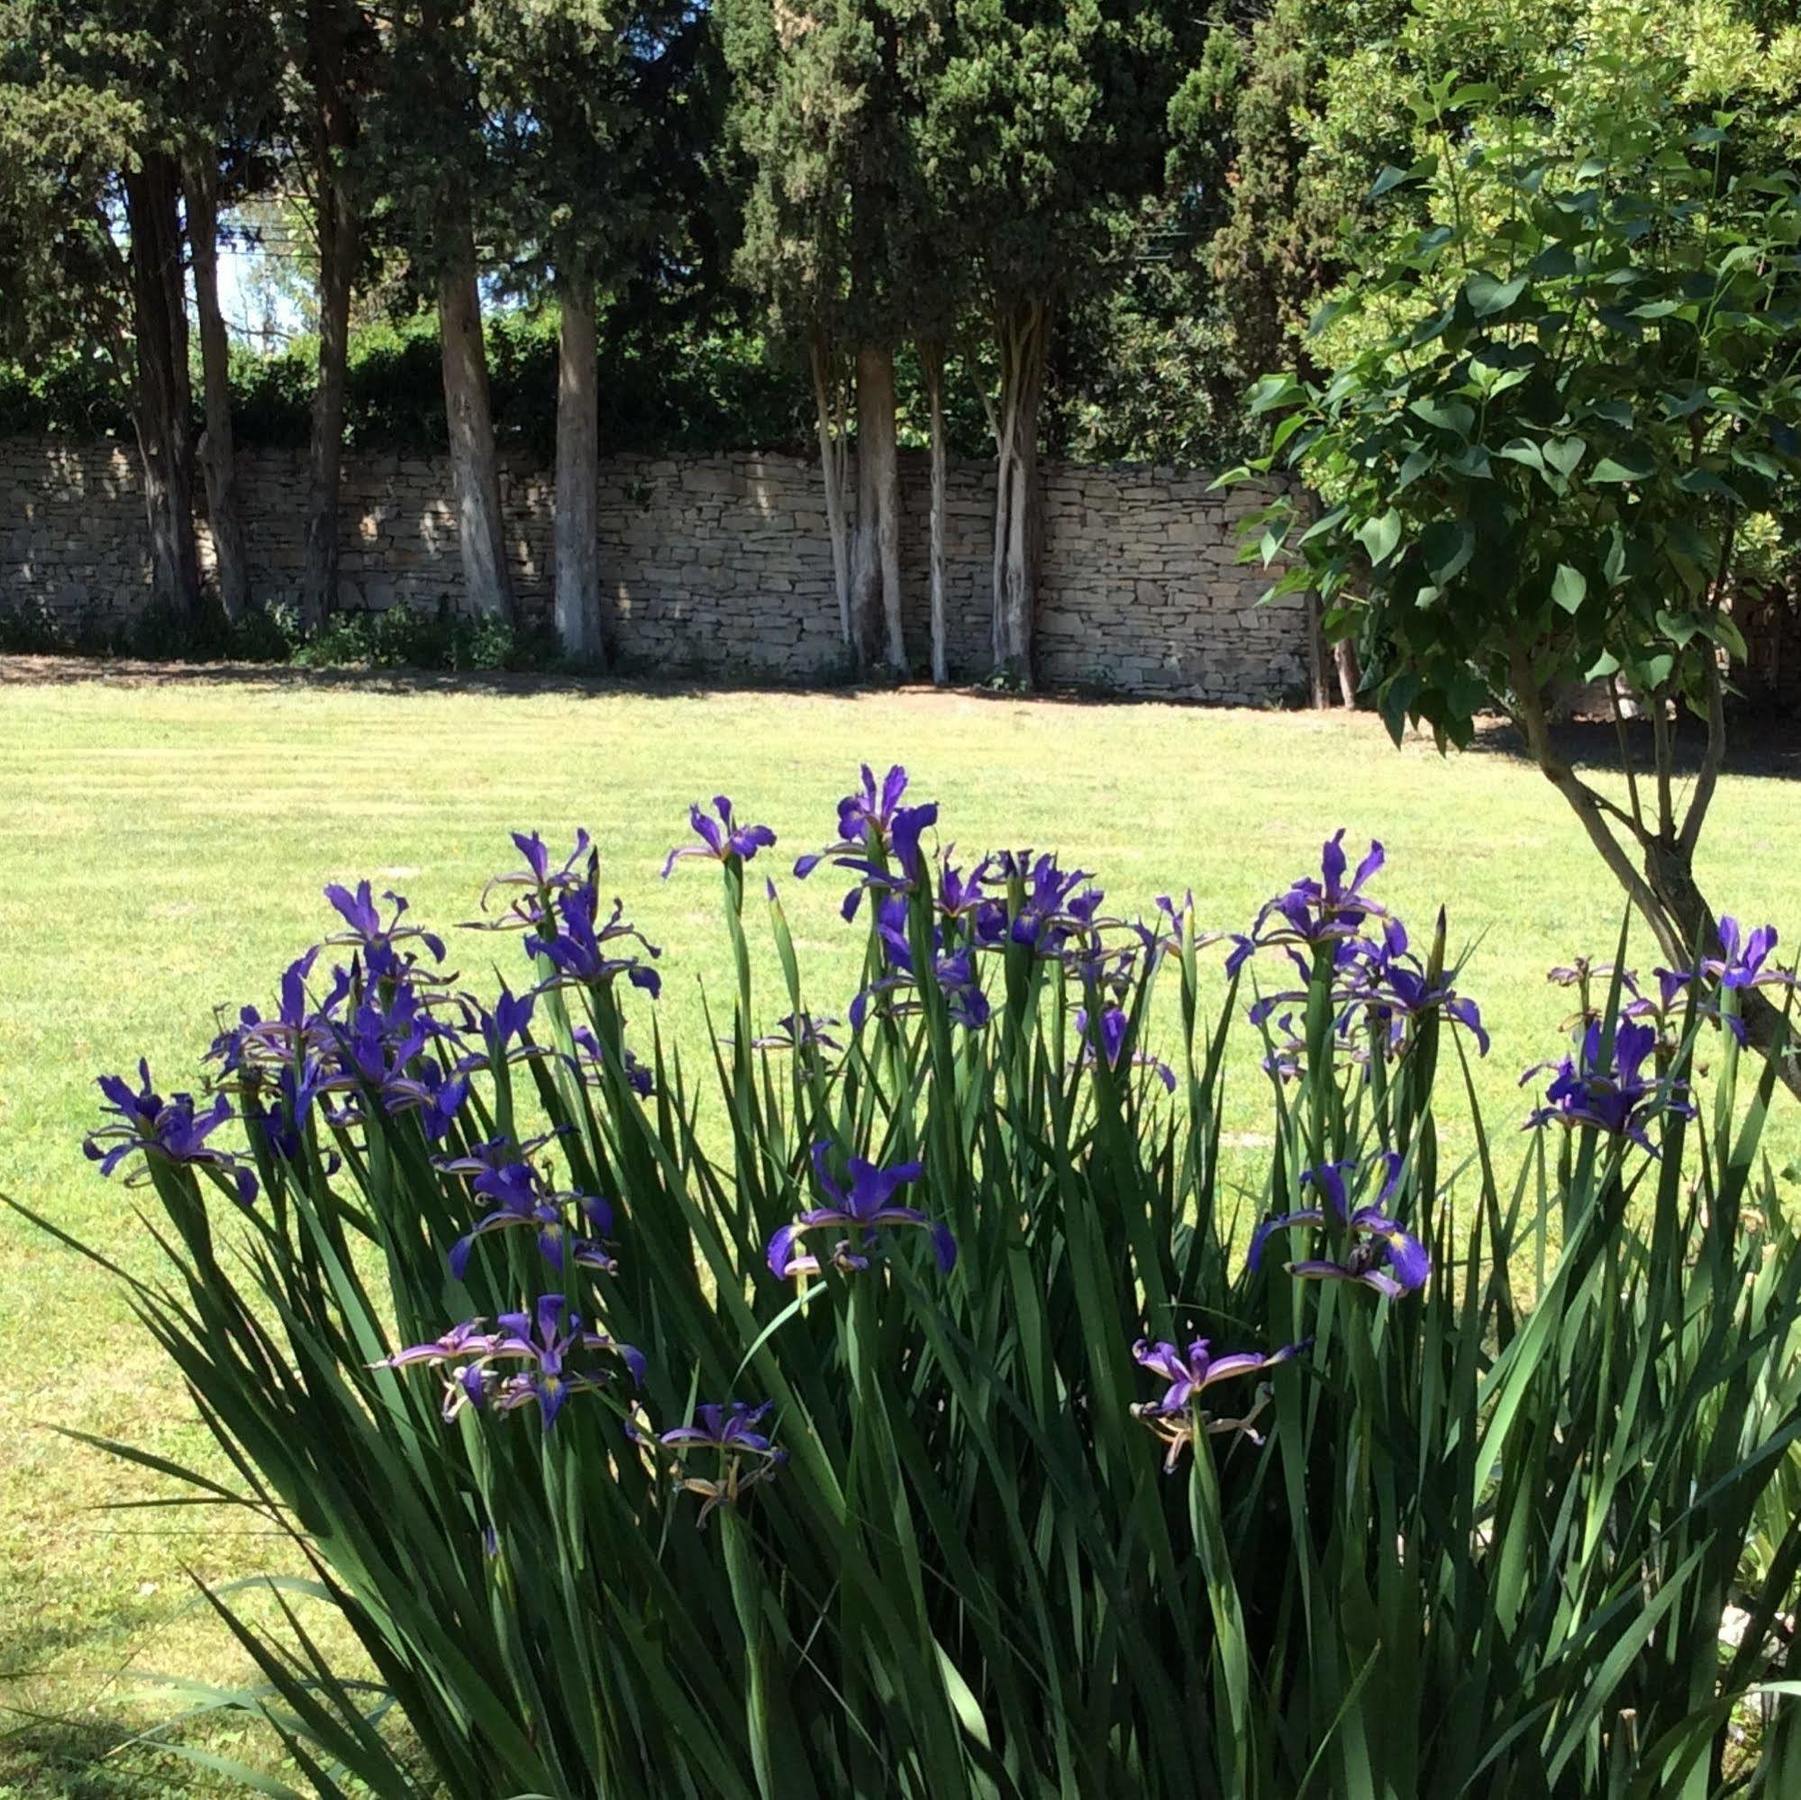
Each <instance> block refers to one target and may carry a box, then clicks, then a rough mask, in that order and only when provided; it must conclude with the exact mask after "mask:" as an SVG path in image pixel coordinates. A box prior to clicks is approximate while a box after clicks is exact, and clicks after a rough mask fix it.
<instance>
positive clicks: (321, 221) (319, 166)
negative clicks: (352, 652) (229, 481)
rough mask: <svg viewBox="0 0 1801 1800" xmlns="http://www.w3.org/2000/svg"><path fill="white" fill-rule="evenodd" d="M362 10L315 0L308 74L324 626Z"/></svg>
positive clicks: (316, 476) (334, 591)
mask: <svg viewBox="0 0 1801 1800" xmlns="http://www.w3.org/2000/svg"><path fill="white" fill-rule="evenodd" d="M353 21H354V12H353V10H352V9H351V8H348V7H346V6H344V5H343V4H342V3H341V0H309V4H308V6H307V11H306V56H307V63H308V68H307V76H308V80H309V81H310V83H311V87H312V185H313V222H314V228H315V231H316V233H317V237H318V249H319V362H318V370H317V375H316V378H315V381H314V384H313V422H312V438H311V442H310V445H309V447H308V451H307V498H306V548H305V562H304V567H303V572H302V575H301V585H300V620H301V624H302V625H303V626H305V627H306V628H307V629H308V630H317V629H318V627H319V626H320V625H321V624H323V623H324V621H325V619H326V616H327V615H328V614H330V613H332V612H335V611H336V610H337V605H338V478H339V472H340V469H341V467H342V464H343V458H344V386H345V379H346V374H347V370H348V363H349V356H350V291H351V284H352V282H353V280H354V278H355V273H356V259H357V240H358V236H359V233H358V220H357V213H356V206H355V199H354V196H353V194H352V192H351V189H350V176H349V166H348V159H349V155H350V152H351V150H352V149H353V148H354V147H355V144H356V137H357V128H356V127H357V116H356V109H355V104H354V102H353V100H352V98H351V90H350V71H349V68H348V66H347V36H348V32H349V30H350V28H351V25H352V23H353Z"/></svg>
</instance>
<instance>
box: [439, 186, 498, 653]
mask: <svg viewBox="0 0 1801 1800" xmlns="http://www.w3.org/2000/svg"><path fill="white" fill-rule="evenodd" d="M448 211H449V217H448V218H447V219H446V221H445V232H446V237H445V241H444V244H443V250H444V256H443V261H442V263H441V265H440V268H439V273H438V335H439V339H440V342H441V345H442V350H443V363H444V412H445V416H446V418H447V419H448V421H449V425H450V469H451V476H452V479H453V481H454V484H455V487H456V501H457V545H458V549H459V550H460V551H461V553H462V562H463V586H464V589H465V590H466V592H467V594H468V598H469V605H470V607H471V609H472V610H473V611H475V612H478V613H493V614H496V615H498V616H499V617H500V618H503V619H510V618H512V617H513V583H512V575H511V571H510V570H509V569H508V567H507V558H506V527H505V524H504V522H503V520H502V518H501V511H500V465H499V462H498V460H497V459H496V456H495V453H494V416H493V412H492V409H491V408H490V406H489V403H488V352H487V346H486V344H485V343H484V342H483V339H482V307H481V294H480V291H479V289H478V288H477V286H476V265H475V235H474V231H473V228H472V227H471V224H470V221H469V215H468V211H467V209H466V208H465V207H463V206H452V207H450V208H449V209H448Z"/></svg>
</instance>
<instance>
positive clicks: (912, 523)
mask: <svg viewBox="0 0 1801 1800" xmlns="http://www.w3.org/2000/svg"><path fill="white" fill-rule="evenodd" d="M901 473H902V490H903V491H902V501H903V508H904V514H905V517H904V519H903V527H902V544H903V561H902V581H903V588H904V591H905V596H906V605H907V615H908V616H907V630H908V641H909V643H910V645H911V646H912V647H913V650H914V654H915V655H916V657H918V658H919V659H920V660H921V661H923V660H924V657H925V654H926V650H927V643H928V633H927V616H926V607H927V582H926V514H927V496H928V478H927V470H926V466H925V460H924V458H923V457H915V456H908V457H903V459H902V471H901ZM1209 481H1210V477H1209V476H1208V475H1207V474H1206V473H1197V472H1190V471H1178V470H1174V469H1164V468H1144V467H1088V466H1080V465H1074V464H1067V463H1049V464H1047V465H1046V466H1045V472H1044V496H1045V536H1044V547H1043V559H1042V585H1041V601H1040V612H1039V625H1038V663H1039V673H1040V675H1041V677H1042V678H1043V679H1044V680H1045V681H1046V682H1048V683H1052V684H1079V685H1082V686H1087V687H1094V688H1100V689H1109V690H1112V691H1115V692H1121V693H1129V694H1155V695H1163V696H1168V697H1171V698H1191V699H1205V700H1213V701H1219V702H1232V703H1238V704H1258V703H1268V702H1274V701H1279V700H1283V699H1286V698H1290V697H1293V696H1294V695H1296V694H1297V693H1298V692H1299V691H1300V690H1301V688H1302V687H1303V685H1304V683H1305V678H1306V677H1305V670H1306V637H1305V609H1304V606H1303V603H1302V602H1301V600H1300V599H1299V598H1298V597H1289V598H1287V599H1285V600H1282V601H1278V602H1272V603H1271V604H1270V605H1268V606H1259V605H1258V604H1257V601H1258V596H1259V595H1260V594H1261V593H1262V592H1263V590H1264V587H1265V586H1266V585H1267V584H1266V580H1265V577H1264V576H1263V574H1262V572H1261V571H1260V570H1259V569H1257V568H1255V567H1249V568H1247V567H1244V566H1242V565H1240V564H1239V563H1238V562H1237V559H1236V541H1237V540H1236V532H1237V526H1238V522H1239V520H1240V519H1241V518H1242V517H1243V515H1244V514H1245V513H1246V512H1248V511H1249V510H1251V508H1252V507H1253V506H1254V505H1255V504H1256V500H1255V499H1254V497H1253V496H1252V495H1250V494H1249V493H1246V492H1242V491H1241V492H1235V493H1233V494H1231V495H1222V494H1215V493H1211V492H1209V491H1208V490H1209ZM240 483H241V487H242V490H243V505H244V516H245V527H246V534H247V537H248V542H249V554H250V562H251V569H252V578H253V582H254V585H255V589H256V592H257V593H258V595H259V596H261V597H263V598H265V599H270V600H274V599H281V598H284V597H287V596H291V595H292V594H293V593H294V591H295V589H296V587H297V585H298V583H299V579H300V572H301V552H302V542H303V531H302V524H303V520H304V517H305V507H306V475H305V468H304V462H303V458H302V457H301V455H300V454H299V453H297V452H285V451H275V450H259V451H252V452H249V453H247V454H245V455H244V456H243V458H242V464H241V470H240ZM502 488H503V499H504V502H505V508H506V516H507V522H508V527H509V550H510V554H511V558H512V564H513V572H514V576H515V579H516V581H517V584H518V592H519V595H520V599H521V602H522V604H523V605H524V607H525V608H526V609H527V610H528V612H534V613H542V612H543V611H545V610H546V609H547V608H548V606H549V594H550V537H551V530H550V527H551V488H550V478H549V475H548V473H547V472H546V471H544V470H542V469H539V468H535V467H529V466H525V465H523V464H518V465H513V466H509V467H508V468H506V469H505V471H504V472H503V479H502ZM343 491H344V505H343V511H342V519H343V533H344V538H343V550H342V563H341V568H342V573H343V600H344V604H346V605H348V606H356V607H369V608H380V607H388V606H395V605H412V606H433V605H436V604H438V603H439V602H440V601H447V602H448V603H449V604H450V605H452V606H454V605H456V604H457V602H458V598H459V594H460V590H461V587H462V578H461V571H460V568H459V564H458V559H457V546H456V519H455V513H454V510H453V507H452V503H451V498H450V495H451V484H450V474H449V469H448V466H447V464H446V463H445V461H444V460H443V459H442V458H433V457H403V456H387V455H379V454H370V453H358V454H352V455H350V456H347V457H346V459H345V465H344V490H343ZM992 501H993V477H992V471H991V470H990V469H989V468H988V467H987V466H986V465H985V464H983V463H979V462H968V463H953V464H952V467H951V471H950V482H949V488H948V498H947V518H946V524H947V556H948V577H949V582H948V595H947V622H948V648H949V657H950V663H951V667H952V671H953V673H954V674H956V675H958V676H962V677H976V676H980V675H982V674H984V673H986V671H987V669H988V667H989V666H990V660H991V659H990V655H989V604H988V594H989V587H990V580H991V568H992V544H991V530H990V520H991V517H992ZM599 521H600V523H599V530H600V547H601V568H602V571H603V580H604V584H605V591H606V605H607V630H608V635H609V640H610V643H611V646H612V648H613V650H614V651H615V653H616V654H617V655H618V657H619V658H620V660H621V661H622V663H624V664H625V665H626V666H628V667H634V668H640V669H646V670H658V671H663V672H668V673H680V674H721V675H725V674H730V675H745V676H751V677H757V678H763V679H770V680H783V681H806V680H809V679H818V678H821V677H825V676H829V675H832V674H834V673H837V672H840V671H841V670H842V666H843V663H842V651H841V648H840V645H839V638H838V617H837V604H836V601H835V599H834V595H833V589H832V557H831V545H830V541H829V539H828V537H827V533H826V520H825V501H824V496H823V494H822V492H821V490H820V486H819V479H818V474H817V471H816V469H815V468H814V467H813V465H812V464H810V463H808V462H806V461H804V460H802V459H799V458H794V457H788V456H765V455H755V454H739V455H721V456H681V457H673V456H672V457H652V456H616V457H611V458H608V459H606V460H605V461H603V463H602V465H601V471H600V513H599ZM208 552H209V546H208V544H207V543H206V541H205V535H204V524H203V525H202V556H203V559H204V558H205V557H206V556H207V554H208ZM147 583H148V566H147V555H146V548H145V525H144V512H143V505H142V501H141V498H140V496H139V492H138V482H137V466H136V460H135V458H134V457H133V456H132V455H131V454H130V453H129V452H128V450H127V448H126V447H125V446H122V445H118V444H75V443H67V442H63V441H59V440H50V439H44V438H9V439H4V440H0V608H5V609H8V610H29V611H34V612H40V613H46V614H49V615H52V616H53V617H55V618H57V619H59V620H61V621H62V622H64V623H66V624H75V623H77V622H79V621H80V620H81V619H82V618H83V617H84V616H86V617H90V618H94V619H99V618H104V617H116V616H118V615H121V614H125V613H129V612H130V610H131V609H133V608H134V607H136V606H138V605H141V604H142V601H143V596H144V593H145V590H146V586H147Z"/></svg>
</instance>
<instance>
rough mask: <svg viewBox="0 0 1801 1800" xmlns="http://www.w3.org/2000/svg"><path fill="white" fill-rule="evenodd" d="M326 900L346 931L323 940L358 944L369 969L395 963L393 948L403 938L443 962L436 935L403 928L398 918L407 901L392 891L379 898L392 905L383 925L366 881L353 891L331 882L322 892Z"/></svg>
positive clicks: (441, 947)
mask: <svg viewBox="0 0 1801 1800" xmlns="http://www.w3.org/2000/svg"><path fill="white" fill-rule="evenodd" d="M325 897H326V899H327V900H329V901H330V902H331V903H332V905H333V906H334V907H335V908H336V909H337V912H338V914H339V916H340V917H341V918H342V919H343V921H344V923H345V925H346V926H347V927H348V929H347V930H344V931H340V932H336V933H334V934H333V935H332V936H330V937H328V938H326V940H325V941H326V943H328V944H360V945H361V946H362V947H363V949H364V951H365V952H367V953H368V959H369V962H370V964H371V966H372V967H373V966H375V965H376V964H377V963H378V962H379V963H381V964H382V965H383V966H384V967H387V966H391V965H393V963H394V957H393V948H394V946H395V944H397V943H400V942H401V941H403V940H404V939H408V938H416V939H417V940H418V941H419V942H420V943H422V944H424V946H425V947H426V949H428V950H429V951H430V952H431V953H432V958H433V960H434V961H436V962H442V961H443V960H444V940H443V939H442V938H441V937H439V936H438V935H437V934H436V933H435V932H431V931H425V930H423V929H421V928H420V927H419V926H417V925H402V924H401V922H400V920H401V915H402V914H403V913H405V911H406V910H407V903H406V900H405V899H404V898H403V897H402V896H401V895H399V894H396V893H394V892H392V891H390V892H388V893H385V894H383V895H382V898H383V899H384V900H390V901H392V902H393V904H394V915H393V917H392V918H390V919H389V920H388V921H387V923H386V924H383V923H382V918H381V913H380V911H379V909H378V908H377V907H376V904H375V896H374V894H373V893H372V892H371V890H370V885H369V883H368V882H367V881H359V882H358V883H357V885H356V892H355V893H352V892H351V891H350V890H349V889H348V888H345V887H340V886H339V885H338V884H337V883H336V882H333V883H332V884H331V885H330V886H329V887H327V888H326V890H325Z"/></svg>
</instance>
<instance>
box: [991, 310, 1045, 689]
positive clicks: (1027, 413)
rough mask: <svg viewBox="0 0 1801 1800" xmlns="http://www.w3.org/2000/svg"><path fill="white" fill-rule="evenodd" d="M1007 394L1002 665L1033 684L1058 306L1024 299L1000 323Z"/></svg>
mask: <svg viewBox="0 0 1801 1800" xmlns="http://www.w3.org/2000/svg"><path fill="white" fill-rule="evenodd" d="M995 335H996V339H997V345H998V348H999V351H1000V365H1001V391H1000V400H999V405H998V407H997V408H996V409H995V411H994V412H993V414H992V420H993V424H994V444H995V490H994V666H995V669H996V671H997V672H998V673H1000V674H1004V675H1007V676H1009V677H1010V678H1011V679H1013V680H1014V681H1017V682H1020V683H1022V684H1023V685H1026V686H1030V685H1031V681H1032V650H1033V636H1034V627H1035V626H1036V623H1037V608H1038V546H1039V538H1040V532H1041V527H1040V516H1039V515H1040V508H1041V497H1040V494H1039V491H1038V408H1039V403H1040V402H1041V400H1042V399H1043V397H1044V367H1045V354H1046V351H1047V349H1048V347H1049V339H1050V307H1049V305H1048V304H1047V303H1046V302H1045V301H1043V300H1024V301H1020V302H1018V303H1017V304H1016V305H1012V306H1009V307H1006V308H1004V309H1003V310H1002V311H1001V312H1000V314H999V315H998V317H997V319H996V321H995Z"/></svg>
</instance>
